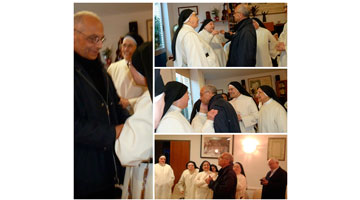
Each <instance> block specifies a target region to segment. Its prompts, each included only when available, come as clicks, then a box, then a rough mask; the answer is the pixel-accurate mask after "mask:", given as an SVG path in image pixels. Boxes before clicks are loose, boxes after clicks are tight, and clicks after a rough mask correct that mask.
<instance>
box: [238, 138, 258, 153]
mask: <svg viewBox="0 0 360 200" xmlns="http://www.w3.org/2000/svg"><path fill="white" fill-rule="evenodd" d="M258 144H259V142H258V141H257V140H255V139H254V138H246V139H244V140H243V141H242V145H243V150H244V151H245V152H246V153H253V152H254V151H255V150H256V147H257V145H258Z"/></svg>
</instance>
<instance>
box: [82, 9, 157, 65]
mask: <svg viewBox="0 0 360 200" xmlns="http://www.w3.org/2000/svg"><path fill="white" fill-rule="evenodd" d="M107 6H108V5H106V3H105V4H76V7H75V12H77V11H80V10H89V11H93V12H95V13H96V14H97V15H98V16H99V17H100V18H101V21H102V22H103V25H104V34H105V37H106V40H105V42H104V44H103V48H102V49H101V51H103V50H104V49H106V48H107V47H109V48H111V50H112V61H114V60H115V53H116V49H117V43H118V41H119V39H120V36H124V35H125V34H126V33H128V32H129V22H132V21H137V24H138V33H139V35H140V36H141V37H142V38H143V39H144V41H147V28H146V20H148V19H152V18H153V14H152V9H144V7H146V8H147V7H148V5H144V4H138V5H137V6H138V7H139V10H137V9H136V7H129V8H130V9H131V11H128V10H127V11H126V12H125V11H123V10H120V8H119V12H114V9H116V8H112V10H111V8H108V7H107ZM100 7H103V9H101V8H100ZM124 7H125V6H124ZM107 9H108V11H109V12H107ZM109 13H110V14H109Z"/></svg>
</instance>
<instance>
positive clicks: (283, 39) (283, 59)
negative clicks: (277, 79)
mask: <svg viewBox="0 0 360 200" xmlns="http://www.w3.org/2000/svg"><path fill="white" fill-rule="evenodd" d="M279 42H283V43H284V44H285V51H281V54H280V62H279V67H287V23H286V24H285V25H284V29H283V31H282V32H281V34H280V37H279Z"/></svg>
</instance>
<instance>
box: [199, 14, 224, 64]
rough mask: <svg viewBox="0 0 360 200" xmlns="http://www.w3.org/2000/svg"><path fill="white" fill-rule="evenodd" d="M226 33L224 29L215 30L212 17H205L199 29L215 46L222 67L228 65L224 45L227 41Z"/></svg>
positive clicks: (212, 46)
mask: <svg viewBox="0 0 360 200" xmlns="http://www.w3.org/2000/svg"><path fill="white" fill-rule="evenodd" d="M224 33H225V31H224V30H220V31H218V30H215V25H214V22H213V21H212V20H211V19H205V20H204V21H203V23H202V25H201V27H200V29H199V35H200V37H201V38H202V39H203V40H204V41H205V42H207V43H208V44H209V45H210V46H211V48H213V50H214V52H215V54H216V56H217V58H218V60H219V64H220V66H221V67H225V66H226V55H225V51H224V47H223V45H222V44H223V43H225V42H226V41H227V39H225V37H224Z"/></svg>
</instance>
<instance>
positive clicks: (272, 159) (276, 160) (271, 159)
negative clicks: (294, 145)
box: [268, 158, 279, 163]
mask: <svg viewBox="0 0 360 200" xmlns="http://www.w3.org/2000/svg"><path fill="white" fill-rule="evenodd" d="M270 161H274V162H276V163H279V160H278V159H276V158H270V159H269V160H268V163H269V162H270Z"/></svg>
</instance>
